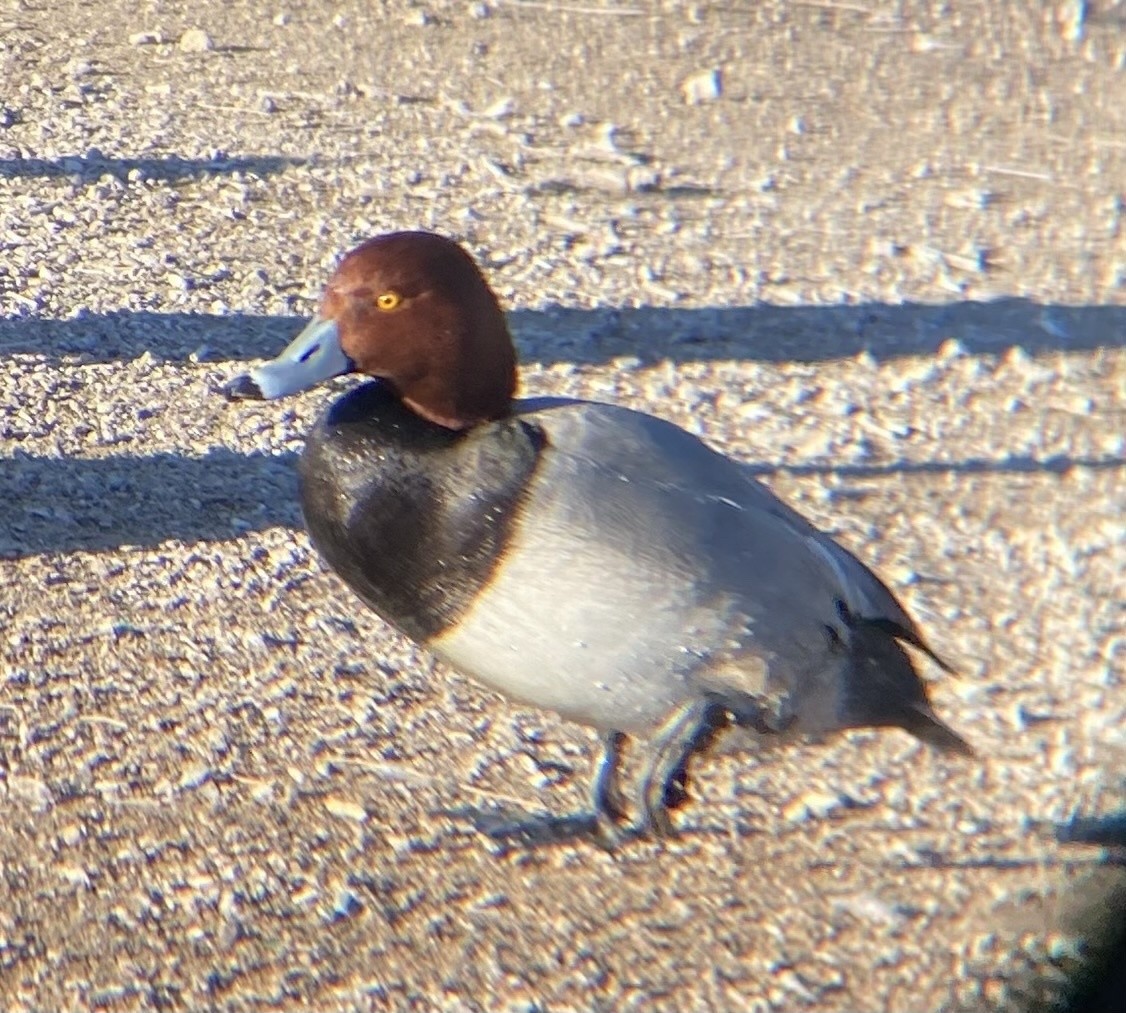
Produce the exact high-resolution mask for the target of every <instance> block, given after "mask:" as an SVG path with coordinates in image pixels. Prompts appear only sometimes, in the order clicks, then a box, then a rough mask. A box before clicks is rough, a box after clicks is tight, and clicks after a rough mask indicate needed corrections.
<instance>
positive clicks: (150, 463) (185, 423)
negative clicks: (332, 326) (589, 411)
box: [0, 0, 1126, 1011]
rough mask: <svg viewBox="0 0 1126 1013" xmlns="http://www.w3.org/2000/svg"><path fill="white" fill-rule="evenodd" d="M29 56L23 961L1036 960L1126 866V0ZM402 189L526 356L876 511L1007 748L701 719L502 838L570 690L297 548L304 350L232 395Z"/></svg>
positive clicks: (718, 991) (378, 11)
mask: <svg viewBox="0 0 1126 1013" xmlns="http://www.w3.org/2000/svg"><path fill="white" fill-rule="evenodd" d="M0 81H2V82H3V83H2V85H0V251H2V254H0V356H2V357H3V363H4V368H3V371H2V373H0V401H2V403H3V405H4V411H3V414H2V415H0V454H2V456H3V462H2V464H0V503H2V504H3V513H4V522H3V525H2V526H0V557H2V559H0V614H2V616H3V631H2V640H0V666H2V669H0V675H2V678H0V814H2V815H0V1006H2V1007H3V1008H4V1009H8V1010H21V1009H24V1010H33V1009H50V1008H62V1007H66V1008H73V1009H99V1010H128V1009H180V1008H197V1009H198V1008H204V1007H211V1008H222V1009H231V1010H258V1009H275V1008H281V1009H294V1008H299V1007H303V1006H316V1007H317V1008H321V1009H354V1008H360V1009H377V1010H382V1009H407V1008H410V1009H419V1010H434V1009H446V1008H449V1009H481V1010H489V1011H504V1010H513V1011H515V1010H526V1011H531V1010H545V1011H546V1010H551V1011H560V1010H623V1011H626V1010H677V1011H687V1010H694V1009H704V1008H712V1009H730V1010H772V1009H779V1010H819V1011H822V1010H824V1011H828V1010H855V1009H889V1010H907V1009H911V1010H921V1009H928V1010H938V1009H944V1010H961V1009H975V1010H980V1009H994V1008H996V1009H1022V1008H1025V1007H1026V1006H1027V1005H1028V1004H1029V1003H1030V1002H1033V1001H1037V1000H1043V1001H1044V1002H1048V1003H1050V1002H1051V1001H1053V1000H1055V999H1056V998H1058V996H1059V995H1060V994H1061V990H1062V988H1063V985H1062V982H1063V980H1064V974H1065V972H1067V971H1068V970H1069V969H1073V968H1074V967H1076V966H1078V965H1079V964H1080V963H1081V962H1082V959H1083V956H1084V954H1085V953H1090V952H1092V949H1093V948H1096V942H1097V939H1098V938H1099V931H1100V929H1101V927H1103V924H1104V923H1105V921H1106V919H1107V918H1108V917H1110V915H1111V913H1112V912H1113V902H1114V898H1115V896H1119V897H1120V896H1122V894H1123V892H1126V880H1124V877H1123V874H1122V868H1121V861H1120V860H1121V855H1122V851H1121V849H1120V848H1116V846H1115V844H1114V841H1115V839H1116V836H1115V835H1117V840H1118V841H1119V842H1121V841H1122V840H1123V833H1122V829H1121V821H1122V815H1121V814H1122V813H1123V810H1124V807H1126V803H1124V794H1126V732H1124V730H1123V729H1124V727H1126V610H1124V604H1123V603H1124V599H1126V593H1124V590H1126V589H1124V583H1126V578H1124V576H1123V574H1124V572H1126V524H1124V519H1123V510H1122V502H1123V498H1124V489H1126V438H1124V430H1126V426H1124V418H1126V416H1124V405H1126V4H1124V3H1119V2H1111V0H1103V2H1091V3H1085V4H1084V3H1077V2H1068V3H1056V4H1052V3H1041V2H1039V0H1012V2H1008V3H1004V4H983V3H970V2H966V3H960V2H956V0H955V2H946V3H925V4H924V3H910V2H904V3H887V2H880V0H856V2H850V3H843V2H842V3H835V2H828V0H824V2H812V0H811V2H804V3H799V2H780V0H765V2H761V3H760V2H753V3H752V2H750V0H733V2H730V3H726V4H715V5H713V4H707V3H682V2H678V0H664V2H660V3H657V2H651V0H638V2H637V3H636V4H634V5H633V6H625V5H624V4H605V3H604V2H603V0H576V2H573V3H572V2H558V3H557V2H553V0H552V2H538V3H531V2H526V3H524V2H517V0H506V2H498V0H482V2H476V3H463V2H456V3H455V2H448V0H422V2H420V3H414V4H407V3H403V2H399V0H383V2H374V0H373V2H360V0H342V2H335V0H333V2H323V3H299V2H297V0H288V2H287V0H271V2H255V3H251V2H233V3H192V4H188V3H179V2H172V0H145V2H140V3H127V2H123V0H99V2H97V3H93V2H90V3H86V2H67V0H59V2H58V3H55V4H52V5H47V6H44V5H42V4H39V3H31V2H22V0H3V2H2V3H0ZM403 227H426V228H434V229H438V230H441V231H444V232H448V233H452V234H455V235H457V236H459V237H461V238H463V239H464V240H465V241H466V242H467V244H468V245H469V247H470V248H471V249H472V250H473V251H474V253H475V254H477V255H478V256H479V257H480V258H482V260H483V262H484V263H485V264H486V265H487V269H488V272H489V274H490V276H491V277H492V278H493V279H494V281H495V284H496V287H497V289H498V291H499V292H500V293H501V295H502V297H503V298H504V300H505V301H506V303H507V305H508V306H509V307H510V308H511V311H512V316H511V319H512V324H513V328H514V331H515V334H516V337H517V341H518V343H519V345H520V348H521V351H522V354H523V356H524V359H525V361H526V363H527V369H526V371H525V374H524V385H525V388H526V389H527V390H529V391H537V392H551V393H565V394H575V395H581V396H589V397H594V398H600V399H612V400H615V401H619V402H622V403H625V404H629V405H632V406H635V407H639V408H643V409H645V410H648V411H652V412H655V413H657V414H660V415H663V416H665V417H667V418H670V419H673V420H674V421H676V422H678V423H680V424H682V425H685V426H687V427H688V428H690V429H693V430H694V431H696V432H698V433H700V434H702V435H703V436H704V437H705V438H706V439H708V440H709V441H710V442H711V443H713V444H714V445H715V446H717V447H720V448H722V449H723V450H724V451H726V452H728V453H730V454H732V455H734V456H736V457H738V458H741V459H744V460H746V461H748V462H750V463H751V464H753V465H754V466H755V467H757V468H758V469H759V470H760V471H761V472H762V474H763V475H764V478H765V480H766V481H768V482H769V483H770V484H771V485H772V486H773V487H774V488H775V489H777V490H778V491H780V492H781V493H782V494H784V495H785V496H787V497H789V498H790V499H791V500H792V501H793V502H794V503H795V504H797V505H798V506H799V507H800V508H801V509H802V510H804V511H805V512H806V513H807V514H808V515H809V516H810V517H811V518H812V519H814V520H815V521H816V522H818V523H820V524H822V525H824V526H825V527H826V528H828V529H829V530H831V531H833V532H834V533H836V534H837V535H838V536H839V537H840V539H841V540H842V541H843V542H844V543H845V544H847V545H849V546H851V547H853V548H854V549H856V550H857V551H858V552H860V554H861V555H862V556H863V557H865V558H866V559H868V560H869V561H870V562H872V563H873V564H874V565H875V566H876V568H877V569H878V570H879V572H880V573H882V574H883V575H884V577H885V578H886V579H887V580H888V581H889V583H890V584H891V586H892V587H893V588H894V589H895V590H896V591H897V592H898V593H900V594H901V595H902V596H903V598H904V600H905V602H906V603H907V604H908V605H909V606H910V607H911V608H912V609H913V610H914V611H915V612H916V613H917V614H918V615H919V616H920V618H921V619H922V620H923V622H924V625H925V627H926V629H927V630H928V632H929V634H930V636H931V637H932V639H933V641H934V642H935V644H936V645H937V646H938V647H939V648H940V649H941V650H942V651H943V652H945V653H947V654H948V655H950V656H951V657H952V658H953V659H954V660H955V661H956V663H957V664H958V665H959V667H960V668H961V670H962V672H963V676H962V678H961V679H959V680H951V679H947V678H941V679H938V680H937V681H936V682H935V685H934V687H933V694H934V697H935V700H936V704H937V706H938V708H939V710H940V712H941V713H942V714H943V715H944V716H946V717H947V718H948V719H949V720H950V721H951V722H952V723H953V724H954V725H955V726H956V727H957V728H958V729H959V730H960V731H962V732H963V733H964V734H965V735H966V736H967V737H968V738H969V739H970V740H971V741H972V742H973V743H974V744H975V745H976V746H977V747H978V748H979V749H980V751H981V754H982V756H981V759H980V761H977V762H964V761H950V760H944V759H942V758H937V757H935V756H934V755H933V754H931V753H929V752H927V751H926V750H924V749H922V748H920V747H919V746H917V745H916V744H914V743H913V742H912V741H910V740H909V739H908V738H907V737H906V736H904V735H902V734H900V733H897V732H887V733H874V732H873V733H858V734H853V735H850V736H848V737H845V738H841V739H837V740H834V741H831V742H827V743H823V744H811V745H809V746H806V747H801V748H793V749H788V750H785V751H779V752H776V753H771V754H769V755H766V756H764V757H762V758H755V757H748V756H741V757H729V756H724V757H718V758H716V759H715V760H714V761H713V762H710V763H708V764H706V765H703V766H702V767H701V774H700V777H699V779H698V782H697V801H696V802H695V804H693V805H692V806H691V807H690V808H688V809H687V810H686V811H685V812H684V813H683V816H682V818H683V820H684V822H685V824H686V832H685V834H684V837H683V839H682V840H681V841H680V842H679V843H676V844H673V845H670V846H668V847H665V848H661V847H658V846H655V845H648V844H638V845H634V846H631V847H629V848H628V849H627V850H625V851H624V852H622V853H620V854H619V855H617V856H616V857H611V856H607V855H605V854H602V853H600V852H599V851H598V850H596V849H595V848H593V847H591V846H590V845H589V844H587V843H584V842H576V843H574V844H564V845H560V846H557V847H553V848H539V849H531V850H529V849H524V848H520V847H511V846H505V845H502V844H498V843H495V842H493V841H491V840H490V839H489V838H487V837H485V836H484V835H483V834H481V833H479V832H478V829H477V828H478V826H481V825H483V824H485V823H487V822H488V821H489V819H490V818H493V819H500V820H503V819H506V818H508V817H509V816H510V815H511V814H513V813H518V812H521V811H532V812H542V811H547V810H551V811H555V812H566V811H569V810H576V809H578V808H579V807H581V806H582V805H583V803H584V798H585V796H584V791H585V783H586V778H587V776H588V771H589V769H590V765H591V762H592V759H593V756H594V745H595V743H594V739H593V736H592V735H591V734H589V733H587V732H585V731H583V730H581V729H577V728H574V727H571V726H567V725H565V724H563V723H562V722H560V721H558V720H556V719H555V718H553V717H552V716H551V715H546V714H542V713H536V712H524V711H518V710H516V709H514V708H513V707H512V706H510V705H508V704H507V703H505V702H503V701H501V700H499V699H497V698H494V697H493V696H491V695H489V694H488V693H486V692H484V691H482V690H479V689H477V688H476V687H474V686H473V685H471V684H469V683H467V682H466V681H465V680H463V679H461V678H460V677H458V676H456V675H455V674H453V673H450V672H448V671H446V670H444V669H442V668H441V666H436V665H435V664H434V663H433V662H432V661H431V660H430V659H429V658H428V657H426V656H425V655H423V654H422V653H421V652H419V651H418V650H416V649H415V648H414V647H412V646H411V645H410V644H409V643H407V642H405V641H404V640H402V639H401V638H399V637H398V636H396V635H394V634H392V633H391V632H390V631H389V630H387V629H386V628H385V627H384V626H383V625H382V624H381V623H380V622H379V621H378V620H377V619H375V618H374V617H373V616H371V615H370V614H368V613H366V612H365V611H363V609H362V608H360V607H359V606H358V604H357V602H356V601H355V600H354V599H353V598H352V597H351V596H350V594H349V593H347V592H346V591H345V590H344V589H343V588H342V587H341V585H340V584H339V583H338V582H337V581H336V580H335V579H334V578H333V577H332V576H331V575H329V574H327V573H326V572H325V571H324V570H323V569H322V568H321V566H320V565H319V564H318V562H317V560H316V559H315V557H314V556H313V555H312V553H311V552H310V549H309V545H308V542H307V539H306V537H305V535H304V533H303V532H302V531H301V529H300V523H299V516H298V512H297V509H296V504H295V500H294V478H293V465H294V455H295V454H296V453H297V452H298V451H299V448H300V446H301V439H302V435H303V433H304V432H305V431H306V429H307V428H308V426H309V425H310V423H311V421H312V419H313V417H314V416H315V414H316V413H317V411H318V410H319V409H320V408H321V407H322V406H323V405H324V404H325V402H326V400H327V398H328V397H329V396H331V395H330V393H329V392H327V391H325V390H323V389H322V390H320V391H314V392H311V393H309V394H307V395H304V396H302V397H301V398H297V399H294V400H293V401H291V402H288V403H283V404H240V405H237V406H231V405H228V404H225V403H224V402H223V401H221V400H220V399H219V398H217V397H215V396H214V395H213V394H212V388H213V386H214V385H216V384H217V383H218V382H220V381H222V380H225V379H227V378H229V377H230V376H231V375H233V374H234V373H235V372H236V371H239V370H241V369H242V368H243V367H244V364H245V362H246V361H247V360H252V359H255V358H257V357H261V356H264V355H266V354H269V353H270V352H271V351H273V350H275V349H277V348H278V347H280V345H281V344H282V343H283V342H285V341H286V340H288V338H289V337H290V336H291V335H292V334H293V333H294V331H295V330H296V329H297V327H298V326H299V325H300V323H301V320H302V318H303V317H305V316H307V315H308V314H309V313H310V312H311V311H312V309H313V306H314V303H315V299H316V297H317V294H318V291H319V289H320V287H321V285H322V284H323V282H324V281H325V279H326V277H327V275H328V273H329V271H330V270H331V268H332V265H333V263H334V261H335V258H336V257H337V256H338V255H339V254H340V253H341V252H343V251H344V250H346V249H347V248H348V247H349V246H351V245H352V244H354V243H355V242H356V241H357V240H359V239H361V238H363V237H366V236H368V235H371V234H373V233H375V232H378V231H383V230H387V229H392V228H403ZM931 671H932V674H937V673H933V670H931ZM490 814H492V815H491V816H490ZM1116 817H1117V820H1118V823H1117V824H1116V823H1115V818H1116ZM1116 826H1117V831H1116V829H1115V828H1116ZM1100 835H1101V836H1100ZM1061 837H1063V838H1067V837H1071V838H1085V837H1086V838H1090V837H1094V838H1096V839H1098V840H1099V841H1100V842H1101V843H1102V844H1103V845H1104V846H1103V847H1097V846H1093V845H1090V844H1084V843H1081V842H1076V841H1061V840H1060V839H1059V838H1061ZM1116 855H1117V857H1118V859H1119V862H1118V863H1117V864H1116V862H1115V860H1114V859H1115V856H1116ZM1116 890H1117V891H1119V893H1118V894H1117V895H1116V894H1115V891H1116Z"/></svg>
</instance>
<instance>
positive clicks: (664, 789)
mask: <svg viewBox="0 0 1126 1013" xmlns="http://www.w3.org/2000/svg"><path fill="white" fill-rule="evenodd" d="M729 723H730V715H729V713H728V709H727V707H726V706H725V705H724V704H723V703H722V701H720V700H719V699H717V698H716V697H714V696H702V697H698V698H697V699H695V700H691V701H689V702H688V703H686V704H684V705H683V706H682V707H681V708H680V709H679V710H677V711H676V712H675V713H674V714H673V716H672V717H671V718H670V719H669V721H668V722H667V723H666V725H665V727H664V729H663V730H662V731H661V733H660V734H659V735H658V736H657V738H656V739H655V740H654V743H653V746H654V756H653V761H652V763H650V764H649V769H648V770H646V771H645V775H644V777H642V779H641V809H642V817H641V822H640V823H639V825H638V828H637V832H638V833H639V834H642V835H644V834H650V833H651V834H653V835H655V836H656V837H666V838H670V837H675V836H676V834H677V830H676V827H675V825H674V824H673V821H672V817H671V816H670V815H669V810H670V809H675V808H677V807H678V806H680V805H683V804H684V803H685V802H686V801H687V800H688V763H689V761H690V760H691V759H692V758H693V757H694V756H696V755H697V754H698V753H702V752H703V751H704V750H706V749H707V748H708V747H709V746H710V745H711V744H712V742H713V741H714V740H715V737H716V736H717V735H718V734H719V732H721V731H722V730H723V729H724V728H726V727H727V725H728V724H729Z"/></svg>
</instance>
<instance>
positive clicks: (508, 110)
mask: <svg viewBox="0 0 1126 1013" xmlns="http://www.w3.org/2000/svg"><path fill="white" fill-rule="evenodd" d="M515 111H516V100H515V99H514V98H512V97H511V96H510V95H509V96H505V97H504V98H502V99H498V100H497V101H496V102H494V103H493V104H492V105H491V106H489V107H488V108H486V109H485V110H484V111H483V112H482V113H481V115H482V116H484V117H486V118H487V119H490V120H503V119H505V118H506V117H508V116H511V115H512V114H513V113H514V112H515Z"/></svg>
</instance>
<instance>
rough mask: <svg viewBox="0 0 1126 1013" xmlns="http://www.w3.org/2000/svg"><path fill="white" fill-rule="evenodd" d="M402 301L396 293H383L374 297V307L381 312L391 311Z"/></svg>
mask: <svg viewBox="0 0 1126 1013" xmlns="http://www.w3.org/2000/svg"><path fill="white" fill-rule="evenodd" d="M402 301H403V297H402V296H401V295H399V293H398V292H383V293H381V294H380V295H378V296H376V299H375V305H376V306H378V307H379V308H380V309H381V310H393V309H395V307H396V306H398V305H399V303H401V302H402Z"/></svg>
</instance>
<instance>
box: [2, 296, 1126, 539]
mask: <svg viewBox="0 0 1126 1013" xmlns="http://www.w3.org/2000/svg"><path fill="white" fill-rule="evenodd" d="M511 321H512V326H513V330H514V332H515V334H516V338H517V342H518V344H519V345H520V348H521V352H522V354H523V357H524V358H525V360H528V361H538V362H541V363H553V362H573V363H580V364H596V363H605V362H609V361H612V360H613V359H614V358H615V357H616V356H637V357H638V358H640V359H641V360H642V361H643V362H648V361H652V362H657V361H662V360H672V361H674V362H698V361H702V360H709V359H734V360H743V361H760V362H781V361H789V362H794V361H797V362H809V363H813V362H817V361H823V360H828V359H833V358H840V357H846V356H850V355H854V354H856V353H857V352H859V351H861V350H869V351H871V352H872V353H873V354H874V355H876V356H877V357H879V358H884V359H887V358H894V357H896V356H904V355H927V354H931V353H933V352H934V351H935V350H936V349H937V348H938V347H939V346H940V345H941V344H942V342H944V341H946V340H947V339H949V338H956V339H957V340H959V341H960V342H961V343H962V344H963V345H964V346H965V348H966V349H967V350H968V351H971V352H997V351H1000V350H1003V349H1004V348H1007V347H1009V346H1011V345H1020V346H1022V347H1023V348H1025V349H1026V350H1027V351H1029V352H1030V353H1032V354H1044V353H1050V352H1054V351H1059V350H1067V351H1075V350H1092V349H1099V348H1117V347H1122V346H1123V345H1126V307H1111V306H1093V307H1065V306H1043V305H1039V304H1037V303H1032V302H1028V301H1026V300H1021V299H1001V300H997V301H995V302H990V303H972V302H968V303H952V304H949V305H941V306H928V305H917V304H908V305H902V306H890V305H882V304H874V305H865V306H838V307H777V306H765V305H763V306H753V307H732V308H706V309H694V310H693V309H656V308H648V307H647V308H640V309H613V308H611V309H600V310H575V309H566V308H562V307H552V308H548V309H544V310H535V311H533V310H519V311H516V312H514V313H512V314H511ZM302 323H303V321H302V320H301V319H299V318H296V317H289V316H257V315H232V316H211V315H206V314H186V313H173V314H161V313H151V312H139V313H132V312H117V313H110V314H102V315H98V314H88V315H85V316H81V317H79V318H76V319H72V320H41V319H37V318H33V317H26V318H22V319H21V318H8V319H4V320H0V357H2V356H5V355H15V354H38V355H44V356H47V357H48V359H50V360H53V361H55V362H56V363H58V364H60V365H62V366H64V367H65V366H68V365H71V364H75V365H77V364H84V363H114V362H123V361H129V360H131V359H134V358H136V357H138V356H140V355H142V354H143V353H145V352H152V353H154V354H155V355H156V356H157V357H158V358H160V359H163V360H165V361H171V362H180V361H184V362H186V361H188V358H189V356H191V355H193V353H194V354H197V355H201V356H202V357H203V358H205V359H209V360H212V361H215V360H246V359H255V358H260V357H263V356H267V355H271V354H273V353H274V352H276V351H277V350H278V349H280V348H281V347H282V346H283V345H284V344H285V343H286V342H287V341H288V340H289V339H290V337H291V336H292V335H293V334H294V333H295V332H296V331H297V330H298V329H299V328H300V326H301V325H302ZM231 368H232V372H233V371H234V370H235V369H236V368H237V367H236V366H235V365H234V364H233V363H232V367H231ZM23 407H24V408H25V409H26V408H29V407H30V409H31V410H32V411H34V406H23ZM0 454H3V455H4V457H5V458H6V459H5V460H4V461H3V468H0V502H3V503H4V504H5V515H4V517H5V519H4V523H3V526H2V527H0V556H6V557H8V558H14V557H19V556H23V555H32V554H38V553H49V552H70V551H76V550H86V551H98V550H103V549H110V548H115V547H117V546H121V545H146V546H151V545H154V544H159V543H160V542H163V541H166V540H169V539H177V540H182V541H188V542H196V541H222V540H226V539H230V538H235V537H238V536H239V535H240V534H242V533H244V532H246V531H252V530H263V529H266V528H272V527H279V526H280V527H292V526H296V525H297V524H299V523H300V517H299V511H298V509H297V506H296V481H295V477H294V463H295V462H294V459H293V455H285V456H280V457H270V456H267V455H261V454H250V455H243V454H238V453H234V452H232V451H229V450H225V449H211V450H209V451H208V452H207V453H205V454H203V455H202V456H198V457H196V456H187V455H182V454H169V453H161V454H152V455H134V456H117V457H113V458H108V459H106V458H103V459H92V458H57V457H36V456H31V455H29V454H26V453H23V452H21V446H20V441H19V440H18V439H16V438H9V439H7V440H5V441H4V442H3V444H0ZM1074 466H1081V467H1086V468H1114V469H1124V468H1126V458H1124V457H1122V456H1110V457H1104V458H1083V459H1079V458H1075V459H1072V458H1069V457H1065V456H1054V457H1050V458H1045V459H1036V458H1032V457H1028V456H1015V455H1003V456H999V457H997V458H968V459H965V460H952V461H926V462H906V461H904V462H896V461H892V462H887V463H875V464H871V465H855V464H853V465H845V466H839V467H838V466H835V465H833V464H832V463H831V462H824V463H820V462H814V463H808V464H803V463H799V464H794V465H787V466H785V467H783V468H777V467H774V466H763V465H755V464H751V468H752V470H753V471H754V472H755V473H756V474H765V475H769V474H771V473H774V472H777V471H785V472H788V473H792V474H800V475H813V474H828V473H832V474H838V475H841V476H843V477H851V478H860V479H863V478H878V477H882V476H888V475H895V474H905V473H909V472H927V473H949V472H953V473H964V474H997V473H1009V472H1024V473H1037V472H1054V473H1062V472H1066V471H1067V470H1068V469H1069V468H1071V467H1074Z"/></svg>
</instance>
